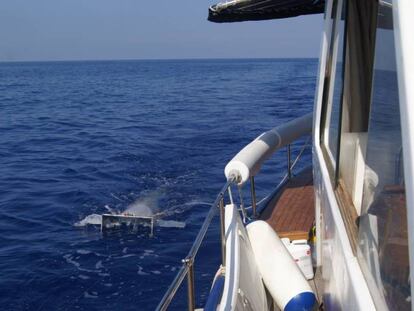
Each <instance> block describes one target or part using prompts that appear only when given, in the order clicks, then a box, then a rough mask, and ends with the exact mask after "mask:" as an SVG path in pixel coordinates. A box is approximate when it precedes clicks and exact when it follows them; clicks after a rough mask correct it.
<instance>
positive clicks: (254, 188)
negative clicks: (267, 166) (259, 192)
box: [250, 176, 257, 218]
mask: <svg viewBox="0 0 414 311" xmlns="http://www.w3.org/2000/svg"><path fill="white" fill-rule="evenodd" d="M250 191H251V193H252V209H253V218H256V216H257V213H256V209H257V207H256V187H255V185H254V176H251V177H250Z"/></svg>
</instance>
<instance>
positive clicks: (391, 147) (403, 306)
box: [358, 5, 411, 310]
mask: <svg viewBox="0 0 414 311" xmlns="http://www.w3.org/2000/svg"><path fill="white" fill-rule="evenodd" d="M390 20H391V22H390ZM378 25H379V27H378V28H377V35H376V46H375V65H374V78H373V93H372V104H371V112H370V119H369V127H368V139H367V149H366V159H365V177H364V189H363V198H362V210H361V218H360V227H359V251H358V256H359V259H360V262H361V266H362V267H363V270H364V273H365V276H366V279H367V281H368V285H369V287H370V290H371V293H372V295H373V296H374V301H375V302H376V304H377V307H378V308H380V309H381V308H386V307H388V308H390V309H394V310H409V309H410V308H411V298H410V284H409V261H408V238H407V217H406V214H407V212H406V201H405V185H404V176H403V171H402V162H403V159H402V140H401V126H400V111H399V98H398V82H397V74H396V60H395V46H394V31H393V29H392V8H390V6H382V5H380V6H379V14H378ZM381 25H388V26H387V27H388V29H385V28H383V27H381ZM390 25H391V27H390Z"/></svg>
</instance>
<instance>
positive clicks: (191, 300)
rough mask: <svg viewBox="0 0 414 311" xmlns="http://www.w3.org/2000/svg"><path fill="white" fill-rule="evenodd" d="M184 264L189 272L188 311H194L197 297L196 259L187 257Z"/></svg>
mask: <svg viewBox="0 0 414 311" xmlns="http://www.w3.org/2000/svg"><path fill="white" fill-rule="evenodd" d="M183 262H184V263H185V264H186V265H187V267H188V272H187V296H188V297H187V298H188V311H194V309H195V296H194V258H189V257H187V258H186V259H183Z"/></svg>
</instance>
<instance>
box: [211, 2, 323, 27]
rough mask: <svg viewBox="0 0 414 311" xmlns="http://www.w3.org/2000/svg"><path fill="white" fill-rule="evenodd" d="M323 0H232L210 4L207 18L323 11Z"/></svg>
mask: <svg viewBox="0 0 414 311" xmlns="http://www.w3.org/2000/svg"><path fill="white" fill-rule="evenodd" d="M324 8H325V0H232V1H227V2H220V3H218V4H215V5H212V6H211V7H210V8H209V10H208V20H209V21H211V22H215V23H231V22H243V21H258V20H265V19H276V18H287V17H294V16H299V15H308V14H318V13H323V12H324Z"/></svg>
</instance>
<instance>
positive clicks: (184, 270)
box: [156, 179, 234, 311]
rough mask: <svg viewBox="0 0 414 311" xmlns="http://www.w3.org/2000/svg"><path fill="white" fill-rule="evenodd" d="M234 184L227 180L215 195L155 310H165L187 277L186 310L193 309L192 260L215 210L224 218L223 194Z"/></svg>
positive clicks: (222, 244)
mask: <svg viewBox="0 0 414 311" xmlns="http://www.w3.org/2000/svg"><path fill="white" fill-rule="evenodd" d="M233 183H234V180H233V179H230V180H228V181H227V182H226V183H225V184H224V186H223V187H222V188H221V191H220V192H219V194H218V195H217V197H216V199H215V201H214V203H213V204H212V205H211V207H210V210H209V212H208V214H207V216H206V218H205V219H204V222H203V225H202V226H201V228H200V231H199V232H198V234H197V237H196V239H195V240H194V243H193V245H192V247H191V249H190V251H189V252H188V254H187V256H186V257H185V258H184V259H183V260H182V262H183V265H182V266H181V268H180V270H179V271H178V274H177V275H176V277H175V278H174V280H173V282H172V283H171V285H170V287H169V288H168V290H167V292H166V293H165V294H164V297H163V298H162V300H161V301H160V303H159V304H158V306H157V308H156V310H157V311H164V310H167V308H168V306H169V305H170V303H171V301H172V299H173V298H174V296H175V294H176V292H177V290H178V289H179V288H180V286H181V284H182V283H183V281H184V279H185V277H186V276H187V280H188V310H194V309H195V295H194V260H195V257H196V256H197V253H198V250H199V249H200V246H201V243H202V242H203V240H204V237H205V236H206V233H207V230H208V228H209V227H210V224H211V221H212V220H213V218H214V216H215V215H216V213H217V210H220V214H221V215H220V216H224V194H225V192H226V191H227V190H228V189H229V188H230V186H231V185H232V184H233ZM220 218H221V224H220V233H221V238H220V240H221V251H222V265H223V266H224V265H225V249H226V246H225V244H224V243H225V236H224V217H220Z"/></svg>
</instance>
